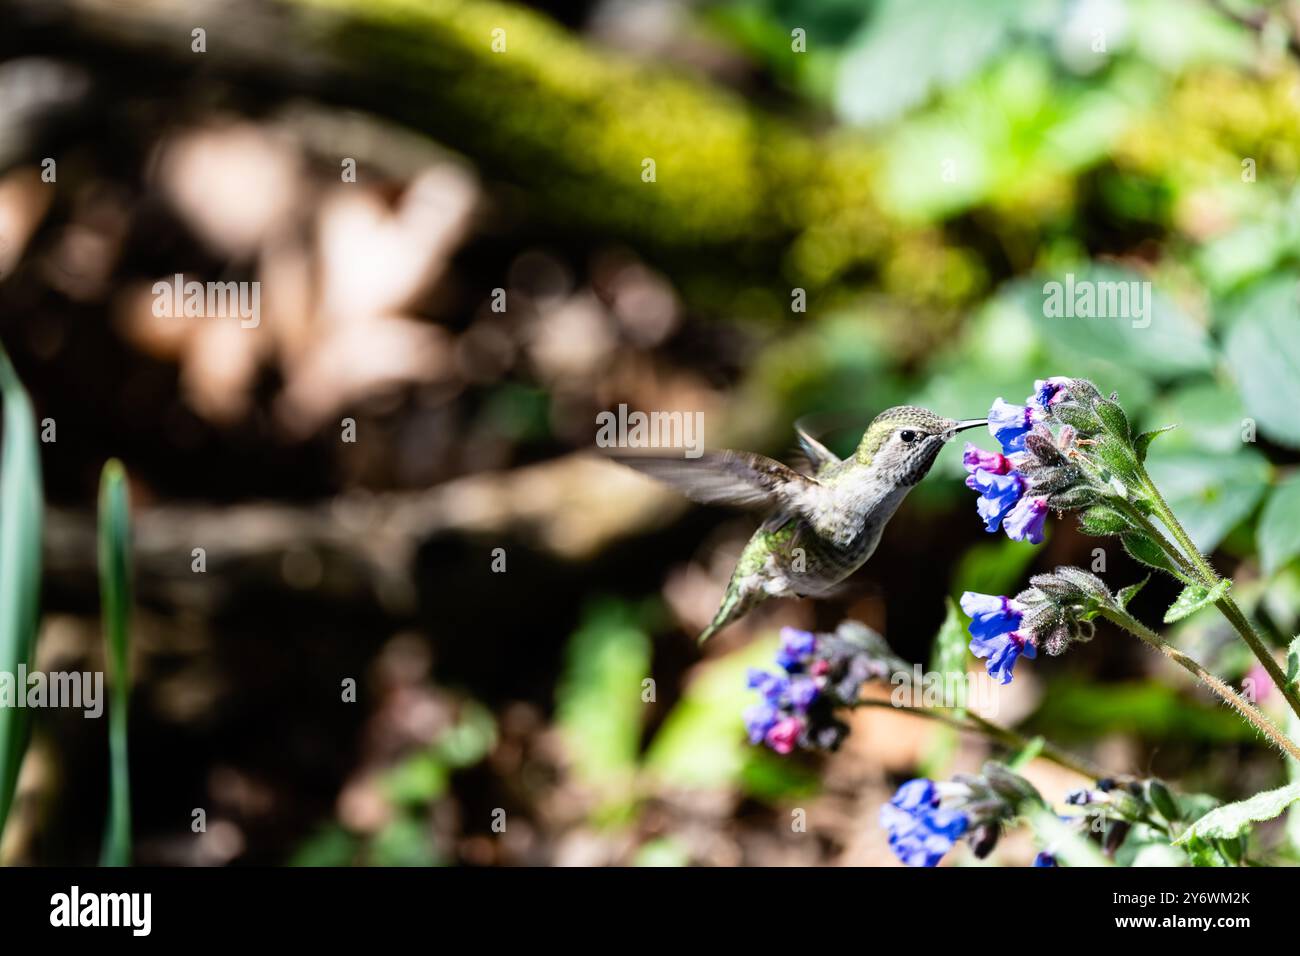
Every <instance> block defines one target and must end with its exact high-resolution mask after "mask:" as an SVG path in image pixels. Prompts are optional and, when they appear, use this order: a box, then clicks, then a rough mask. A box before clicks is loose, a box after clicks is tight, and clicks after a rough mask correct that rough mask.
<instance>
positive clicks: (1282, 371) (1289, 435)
mask: <svg viewBox="0 0 1300 956" xmlns="http://www.w3.org/2000/svg"><path fill="white" fill-rule="evenodd" d="M1266 291H1268V292H1269V293H1270V294H1269V295H1268V297H1267V298H1268V303H1269V305H1270V307H1268V308H1259V307H1257V308H1245V309H1242V310H1241V314H1240V315H1239V316H1238V317H1237V318H1236V319H1235V320H1234V321H1233V322H1232V326H1231V328H1229V330H1228V335H1227V339H1226V341H1225V343H1224V354H1225V356H1226V358H1227V361H1228V367H1229V368H1230V369H1231V370H1232V373H1233V376H1234V378H1236V380H1237V387H1238V388H1239V389H1241V397H1242V400H1243V401H1244V402H1245V405H1246V412H1247V414H1249V415H1250V416H1251V417H1252V418H1254V419H1255V421H1256V422H1257V423H1258V425H1259V430H1260V432H1261V433H1262V434H1264V435H1265V436H1267V437H1268V438H1270V439H1272V440H1273V441H1276V442H1278V443H1279V444H1283V445H1287V446H1288V447H1291V448H1300V416H1297V415H1296V409H1297V408H1300V303H1297V301H1296V295H1295V280H1294V279H1290V278H1288V279H1286V280H1285V281H1283V282H1280V284H1279V285H1277V286H1270V287H1269V290H1266ZM1274 291H1275V293H1276V294H1273V292H1274ZM1251 301H1254V297H1253V296H1252V299H1251Z"/></svg>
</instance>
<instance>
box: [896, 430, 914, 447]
mask: <svg viewBox="0 0 1300 956" xmlns="http://www.w3.org/2000/svg"><path fill="white" fill-rule="evenodd" d="M898 437H899V439H900V440H901V441H902V442H903V443H904V444H906V445H910V444H912V442H914V441H916V432H914V431H912V429H910V428H904V429H903V430H902V431H901V432H899V433H898Z"/></svg>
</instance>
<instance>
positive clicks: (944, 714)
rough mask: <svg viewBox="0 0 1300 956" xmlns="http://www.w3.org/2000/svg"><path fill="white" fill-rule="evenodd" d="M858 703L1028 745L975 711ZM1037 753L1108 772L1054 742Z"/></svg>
mask: <svg viewBox="0 0 1300 956" xmlns="http://www.w3.org/2000/svg"><path fill="white" fill-rule="evenodd" d="M858 706H860V707H888V708H889V709H890V710H899V711H903V712H904V713H908V714H914V715H916V716H917V717H924V718H925V719H926V720H933V721H937V722H938V723H941V724H945V725H946V726H948V727H952V728H953V729H954V730H962V731H967V732H970V733H976V734H983V735H984V736H985V737H988V738H990V739H993V740H996V741H998V743H1002V744H1006V745H1007V746H1009V747H1016V748H1020V749H1023V748H1025V747H1028V746H1029V744H1030V740H1029V738H1028V737H1026V736H1024V735H1023V734H1019V733H1017V732H1016V731H1014V730H1012V729H1010V728H1009V727H1002V726H1000V725H998V724H995V723H993V722H992V721H989V720H985V719H984V718H983V717H980V716H978V715H977V714H971V713H968V714H967V715H966V717H965V718H964V719H963V718H961V717H957V716H954V715H953V713H952V712H951V711H950V710H945V709H940V708H935V707H911V706H896V705H894V704H893V703H892V702H890V701H887V700H860V701H858ZM1039 756H1041V757H1042V758H1043V759H1045V760H1050V761H1051V762H1052V763H1054V764H1056V765H1057V766H1060V767H1064V768H1065V769H1066V770H1072V771H1074V772H1075V773H1077V774H1079V775H1080V776H1081V777H1087V778H1088V779H1089V780H1101V779H1102V778H1104V777H1106V776H1108V774H1107V773H1106V772H1105V771H1104V770H1102V769H1101V768H1100V767H1098V766H1097V765H1096V764H1094V763H1091V762H1089V761H1087V760H1085V759H1083V758H1082V757H1076V756H1075V755H1074V754H1071V753H1069V752H1068V751H1065V750H1062V749H1061V748H1060V747H1057V746H1056V745H1055V744H1050V743H1044V744H1043V749H1042V750H1041V751H1040V752H1039ZM1109 776H1111V777H1112V779H1113V778H1114V777H1113V775H1109Z"/></svg>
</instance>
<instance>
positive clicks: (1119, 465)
mask: <svg viewBox="0 0 1300 956" xmlns="http://www.w3.org/2000/svg"><path fill="white" fill-rule="evenodd" d="M1093 454H1095V455H1096V456H1097V457H1098V458H1100V459H1101V460H1102V461H1103V462H1105V464H1106V467H1107V468H1109V469H1110V470H1111V471H1113V472H1114V473H1115V474H1117V475H1119V476H1120V477H1121V478H1123V479H1125V480H1126V481H1136V480H1137V476H1138V469H1137V459H1136V458H1134V457H1133V450H1132V449H1131V448H1129V446H1128V443H1127V442H1125V441H1121V440H1120V439H1118V438H1115V437H1114V436H1112V435H1099V436H1098V437H1097V439H1096V444H1095V445H1094V446H1093Z"/></svg>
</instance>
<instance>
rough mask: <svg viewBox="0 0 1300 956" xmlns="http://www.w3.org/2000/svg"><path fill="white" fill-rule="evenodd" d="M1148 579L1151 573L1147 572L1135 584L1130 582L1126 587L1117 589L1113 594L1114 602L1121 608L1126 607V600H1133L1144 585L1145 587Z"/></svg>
mask: <svg viewBox="0 0 1300 956" xmlns="http://www.w3.org/2000/svg"><path fill="white" fill-rule="evenodd" d="M1150 580H1151V575H1149V574H1148V575H1147V576H1146V577H1144V578H1143V579H1142V580H1141V581H1139V582H1138V583H1137V584H1130V585H1129V586H1128V587H1126V588H1120V589H1119V591H1117V592H1116V594H1115V603H1116V604H1118V605H1119V606H1120V608H1121V609H1127V608H1128V602H1129V601H1131V600H1133V598H1134V596H1135V595H1136V594H1137V593H1138V592H1139V591H1141V590H1142V589H1143V588H1144V587H1146V583H1147V582H1148V581H1150Z"/></svg>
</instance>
